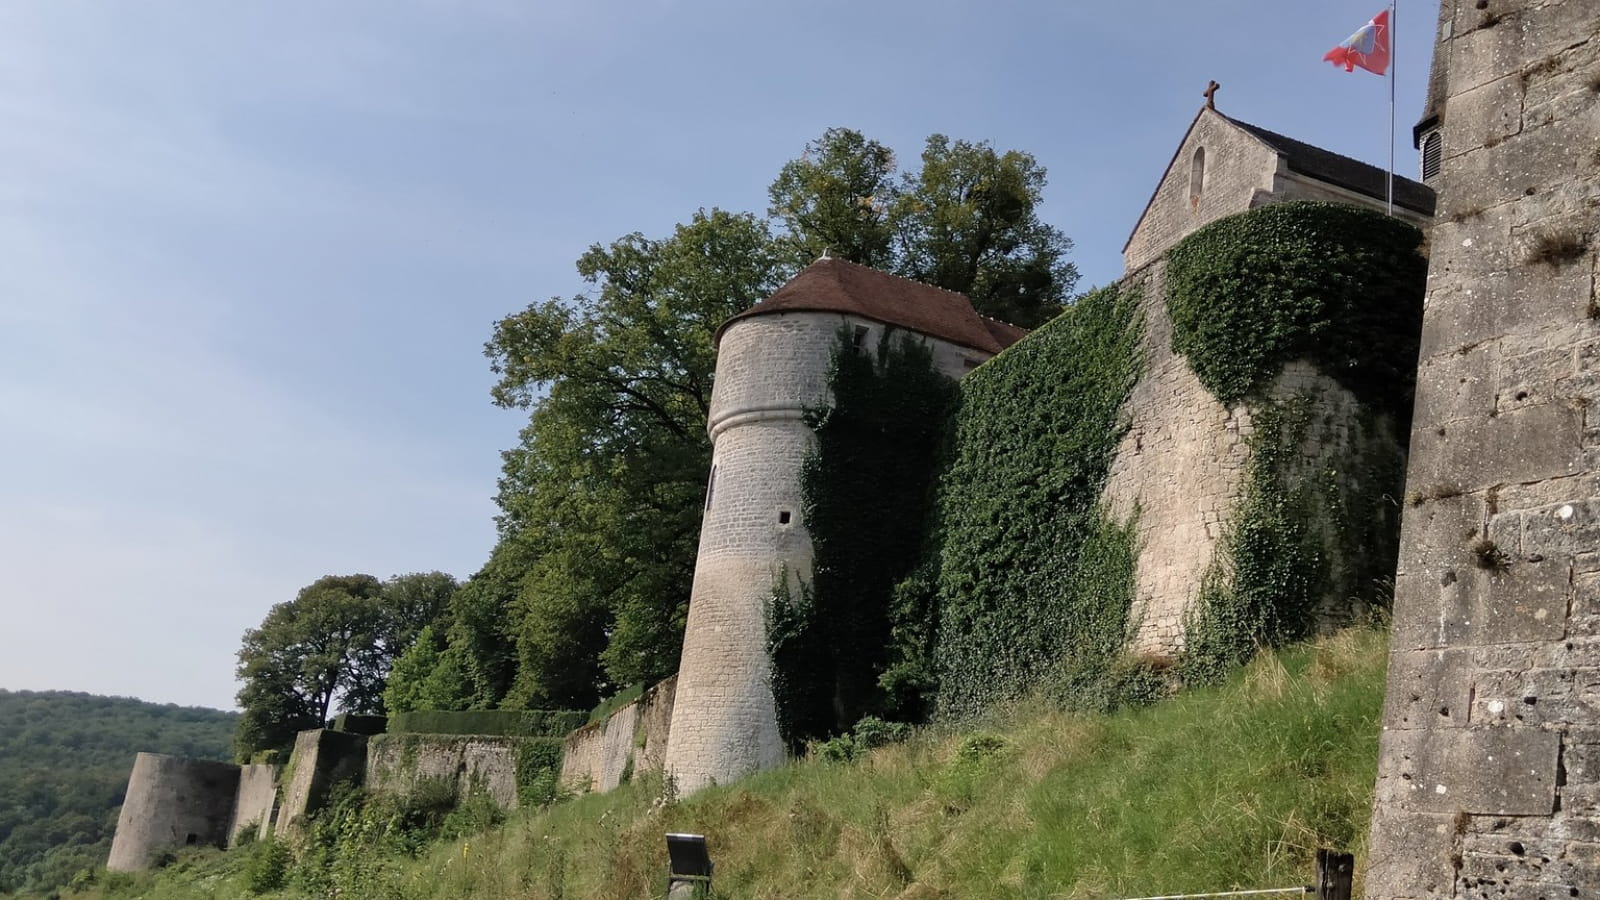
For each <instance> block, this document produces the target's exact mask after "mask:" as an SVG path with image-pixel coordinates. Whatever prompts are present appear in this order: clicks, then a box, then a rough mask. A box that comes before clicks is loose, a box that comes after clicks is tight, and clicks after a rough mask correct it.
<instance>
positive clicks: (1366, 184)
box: [1122, 106, 1434, 253]
mask: <svg viewBox="0 0 1600 900" xmlns="http://www.w3.org/2000/svg"><path fill="white" fill-rule="evenodd" d="M1208 112H1209V113H1211V114H1212V115H1215V116H1216V117H1217V118H1219V119H1221V120H1222V121H1224V122H1227V123H1228V124H1229V125H1232V126H1234V127H1235V128H1238V129H1239V130H1241V131H1243V132H1244V133H1245V134H1248V135H1250V136H1251V137H1253V138H1255V139H1256V140H1257V141H1260V142H1261V143H1262V144H1264V145H1265V146H1266V148H1267V149H1268V150H1271V151H1273V152H1274V153H1276V154H1278V156H1280V157H1282V158H1283V159H1284V161H1285V162H1287V163H1288V165H1289V169H1290V170H1291V171H1295V172H1299V173H1300V174H1302V175H1309V176H1311V177H1312V178H1315V179H1317V180H1319V181H1325V182H1327V183H1329V184H1333V185H1337V186H1339V187H1342V188H1345V189H1346V190H1351V191H1355V192H1356V193H1358V194H1365V195H1366V196H1368V197H1371V198H1373V199H1374V200H1386V199H1388V194H1389V191H1388V183H1387V179H1388V172H1387V171H1386V170H1384V169H1380V168H1378V167H1377V166H1372V165H1368V164H1366V163H1364V162H1361V161H1360V160H1357V159H1351V158H1350V157H1348V156H1340V155H1339V154H1337V153H1334V152H1332V151H1331V150H1324V149H1322V148H1321V147H1316V146H1313V145H1311V144H1308V143H1306V142H1305V141H1297V140H1295V139H1294V138H1292V137H1288V136H1286V135H1281V134H1278V133H1277V132H1275V131H1268V130H1267V129H1265V128H1260V127H1258V126H1255V125H1251V124H1250V123H1248V122H1241V121H1239V120H1238V119H1235V118H1233V117H1231V116H1225V115H1223V114H1222V113H1220V112H1218V111H1217V110H1216V109H1214V108H1211V107H1207V106H1202V107H1200V111H1199V112H1198V113H1196V114H1195V117H1194V118H1193V119H1190V120H1189V127H1188V128H1186V129H1184V132H1183V137H1182V138H1179V140H1178V145H1177V146H1176V147H1174V148H1173V149H1172V158H1171V159H1169V160H1167V167H1166V168H1165V169H1162V170H1161V177H1160V178H1157V179H1156V186H1155V189H1154V190H1152V191H1151V192H1150V199H1148V200H1146V201H1145V202H1144V209H1142V210H1140V211H1139V218H1137V219H1135V220H1134V222H1133V230H1131V231H1129V232H1128V239H1127V240H1126V241H1124V242H1123V244H1122V252H1124V253H1126V252H1128V247H1129V246H1130V245H1132V244H1133V236H1134V235H1135V234H1138V233H1139V226H1140V225H1142V224H1143V223H1144V217H1145V215H1146V214H1148V213H1149V212H1150V205H1151V204H1153V203H1155V202H1156V195H1157V194H1159V193H1161V185H1163V184H1165V183H1166V181H1167V175H1168V174H1170V173H1171V172H1172V167H1173V166H1175V165H1177V163H1178V154H1180V153H1182V152H1183V146H1184V144H1187V143H1188V142H1189V135H1190V134H1192V133H1193V132H1194V127H1195V126H1196V125H1198V124H1200V117H1201V116H1203V115H1205V114H1206V113H1208ZM1394 202H1395V204H1396V205H1398V206H1403V207H1405V208H1406V209H1409V210H1413V211H1415V212H1419V213H1422V214H1423V215H1427V216H1431V215H1433V209H1434V194H1433V188H1430V187H1428V186H1427V185H1425V184H1422V183H1420V182H1416V181H1412V180H1411V179H1409V178H1405V177H1402V176H1400V175H1396V176H1395V177H1394Z"/></svg>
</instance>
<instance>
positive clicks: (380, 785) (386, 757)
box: [366, 734, 538, 809]
mask: <svg viewBox="0 0 1600 900" xmlns="http://www.w3.org/2000/svg"><path fill="white" fill-rule="evenodd" d="M526 740H538V739H537V738H520V737H505V736H501V735H444V734H386V735H376V736H374V737H372V738H371V739H370V740H369V741H368V742H367V762H366V770H367V775H366V788H367V790H368V791H370V792H371V793H374V794H385V793H387V794H403V793H409V792H411V791H414V790H416V789H417V788H418V786H420V785H422V784H423V783H425V782H428V781H434V782H441V783H444V784H447V785H449V786H450V789H451V791H452V792H453V794H454V796H456V797H457V798H464V797H466V796H468V795H469V794H471V793H472V792H474V791H479V790H481V791H484V792H485V793H487V794H488V795H489V797H490V798H491V799H493V800H494V802H495V804H496V805H497V806H499V807H500V808H502V809H516V808H517V804H518V797H519V792H518V790H517V760H518V756H519V753H520V752H521V749H522V745H523V742H524V741H526Z"/></svg>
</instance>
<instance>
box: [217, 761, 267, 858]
mask: <svg viewBox="0 0 1600 900" xmlns="http://www.w3.org/2000/svg"><path fill="white" fill-rule="evenodd" d="M279 769H280V767H279V766H272V765H265V764H259V765H249V766H241V767H240V768H239V791H238V793H237V794H236V795H235V799H234V803H233V819H232V821H231V822H230V823H229V825H228V846H230V847H231V846H233V845H234V844H237V843H238V842H239V839H240V838H241V837H243V836H244V835H245V833H246V832H252V834H251V836H252V837H256V838H264V837H267V836H268V835H270V834H272V823H273V819H274V817H275V816H276V815H277V812H278V771H279Z"/></svg>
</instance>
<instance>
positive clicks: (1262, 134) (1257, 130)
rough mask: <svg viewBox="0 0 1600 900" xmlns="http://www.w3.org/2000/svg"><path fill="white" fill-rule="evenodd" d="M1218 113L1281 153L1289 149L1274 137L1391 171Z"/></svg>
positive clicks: (1403, 179)
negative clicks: (1277, 143) (1276, 143)
mask: <svg viewBox="0 0 1600 900" xmlns="http://www.w3.org/2000/svg"><path fill="white" fill-rule="evenodd" d="M1217 115H1219V116H1222V117H1223V118H1224V119H1227V120H1228V121H1230V122H1232V123H1233V124H1235V125H1238V126H1239V127H1240V128H1244V129H1246V130H1248V131H1250V132H1251V133H1253V134H1254V135H1255V136H1256V137H1257V138H1260V139H1261V140H1262V141H1265V142H1266V143H1267V144H1268V145H1269V146H1272V147H1273V149H1274V150H1277V151H1278V152H1279V153H1287V152H1288V150H1287V149H1286V148H1284V147H1278V146H1274V145H1273V139H1274V138H1275V139H1277V140H1280V141H1289V142H1292V143H1295V144H1299V145H1301V146H1302V147H1310V148H1311V149H1313V150H1317V151H1320V152H1322V153H1326V154H1328V155H1329V156H1336V157H1338V158H1339V159H1342V160H1346V161H1348V162H1353V163H1355V164H1356V165H1358V166H1366V167H1367V168H1369V169H1376V170H1377V171H1379V172H1384V173H1387V172H1388V171H1389V170H1388V169H1386V168H1384V167H1383V166H1380V165H1376V164H1374V163H1369V162H1367V161H1366V160H1364V159H1356V158H1355V157H1354V156H1347V155H1345V154H1343V153H1340V152H1339V151H1337V150H1329V149H1328V148H1327V147H1323V146H1321V145H1319V144H1313V143H1311V142H1310V141H1302V140H1300V139H1299V138H1297V137H1291V136H1290V135H1287V134H1284V133H1283V132H1281V131H1273V130H1272V129H1270V128H1263V127H1261V126H1260V125H1256V124H1253V123H1251V122H1246V121H1245V120H1243V119H1236V118H1234V117H1232V116H1230V115H1228V114H1227V113H1223V112H1218V113H1217ZM1394 177H1395V179H1396V180H1397V181H1410V182H1411V183H1412V184H1419V185H1420V184H1422V182H1420V181H1413V180H1412V179H1410V178H1407V177H1406V176H1404V175H1401V174H1400V173H1399V172H1396V173H1394ZM1422 186H1423V187H1427V185H1422Z"/></svg>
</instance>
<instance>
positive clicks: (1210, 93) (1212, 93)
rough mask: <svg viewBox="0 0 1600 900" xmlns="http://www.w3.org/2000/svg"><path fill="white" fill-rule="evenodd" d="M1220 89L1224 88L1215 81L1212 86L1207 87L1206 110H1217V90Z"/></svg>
mask: <svg viewBox="0 0 1600 900" xmlns="http://www.w3.org/2000/svg"><path fill="white" fill-rule="evenodd" d="M1220 87H1222V85H1220V84H1217V83H1216V82H1215V81H1213V82H1211V83H1210V84H1208V85H1206V90H1205V95H1206V109H1216V108H1217V89H1218V88H1220Z"/></svg>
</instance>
